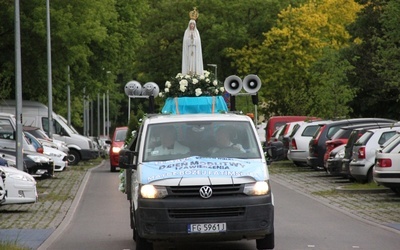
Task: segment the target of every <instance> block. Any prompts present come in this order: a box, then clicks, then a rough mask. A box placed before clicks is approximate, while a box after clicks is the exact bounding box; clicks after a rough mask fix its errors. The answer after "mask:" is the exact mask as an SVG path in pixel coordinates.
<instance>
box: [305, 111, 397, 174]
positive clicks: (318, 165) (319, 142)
mask: <svg viewBox="0 0 400 250" xmlns="http://www.w3.org/2000/svg"><path fill="white" fill-rule="evenodd" d="M379 122H393V123H394V122H396V121H394V120H390V119H385V118H355V119H343V120H339V121H334V122H331V123H328V124H325V125H322V126H321V127H320V128H319V129H318V130H317V131H316V132H315V134H314V136H313V138H312V139H311V140H310V143H309V156H308V157H307V164H308V165H309V166H311V167H312V168H314V169H315V170H321V169H324V155H325V151H326V143H325V142H326V141H327V140H330V139H331V138H332V136H333V135H334V134H335V133H336V132H337V131H338V130H339V129H340V128H341V127H343V126H350V125H355V124H361V123H364V124H366V123H379Z"/></svg>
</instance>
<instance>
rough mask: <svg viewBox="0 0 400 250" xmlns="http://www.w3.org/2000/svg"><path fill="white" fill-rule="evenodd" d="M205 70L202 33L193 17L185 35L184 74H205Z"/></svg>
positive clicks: (183, 51)
mask: <svg viewBox="0 0 400 250" xmlns="http://www.w3.org/2000/svg"><path fill="white" fill-rule="evenodd" d="M203 70H204V69H203V54H202V51H201V39H200V33H199V31H198V30H197V27H196V21H195V19H191V20H190V21H189V24H188V27H187V29H186V30H185V34H184V36H183V47H182V74H183V75H203Z"/></svg>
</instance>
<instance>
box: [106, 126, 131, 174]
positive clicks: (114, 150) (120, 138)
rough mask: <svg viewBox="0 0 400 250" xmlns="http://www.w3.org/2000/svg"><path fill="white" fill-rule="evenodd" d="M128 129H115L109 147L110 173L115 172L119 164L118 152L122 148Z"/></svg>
mask: <svg viewBox="0 0 400 250" xmlns="http://www.w3.org/2000/svg"><path fill="white" fill-rule="evenodd" d="M127 132H128V127H116V128H115V130H114V134H113V137H112V141H111V147H110V171H111V172H115V171H116V169H117V167H118V163H119V151H120V150H121V148H122V147H123V146H124V143H125V139H126V133H127Z"/></svg>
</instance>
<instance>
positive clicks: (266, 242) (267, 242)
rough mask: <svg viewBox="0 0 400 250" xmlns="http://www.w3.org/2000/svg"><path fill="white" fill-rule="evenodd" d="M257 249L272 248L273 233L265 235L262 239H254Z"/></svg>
mask: <svg viewBox="0 0 400 250" xmlns="http://www.w3.org/2000/svg"><path fill="white" fill-rule="evenodd" d="M256 244H257V249H258V250H261V249H274V247H275V233H274V232H272V233H270V234H267V235H265V237H264V238H263V239H258V240H256Z"/></svg>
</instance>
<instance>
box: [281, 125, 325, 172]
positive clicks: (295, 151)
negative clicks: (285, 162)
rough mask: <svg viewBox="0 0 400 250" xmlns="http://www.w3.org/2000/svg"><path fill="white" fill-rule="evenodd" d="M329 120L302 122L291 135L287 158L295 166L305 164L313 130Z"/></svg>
mask: <svg viewBox="0 0 400 250" xmlns="http://www.w3.org/2000/svg"><path fill="white" fill-rule="evenodd" d="M327 122H329V121H310V122H304V123H302V124H301V125H300V127H299V128H298V129H297V131H296V132H295V134H294V135H293V136H292V137H291V139H290V142H289V150H288V153H287V158H288V159H289V160H291V161H292V162H293V163H294V164H296V165H297V166H306V165H307V157H308V155H309V152H308V144H309V143H310V140H311V138H312V137H313V135H314V133H315V131H317V129H318V128H319V127H320V126H321V124H322V125H323V124H326V123H327Z"/></svg>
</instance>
